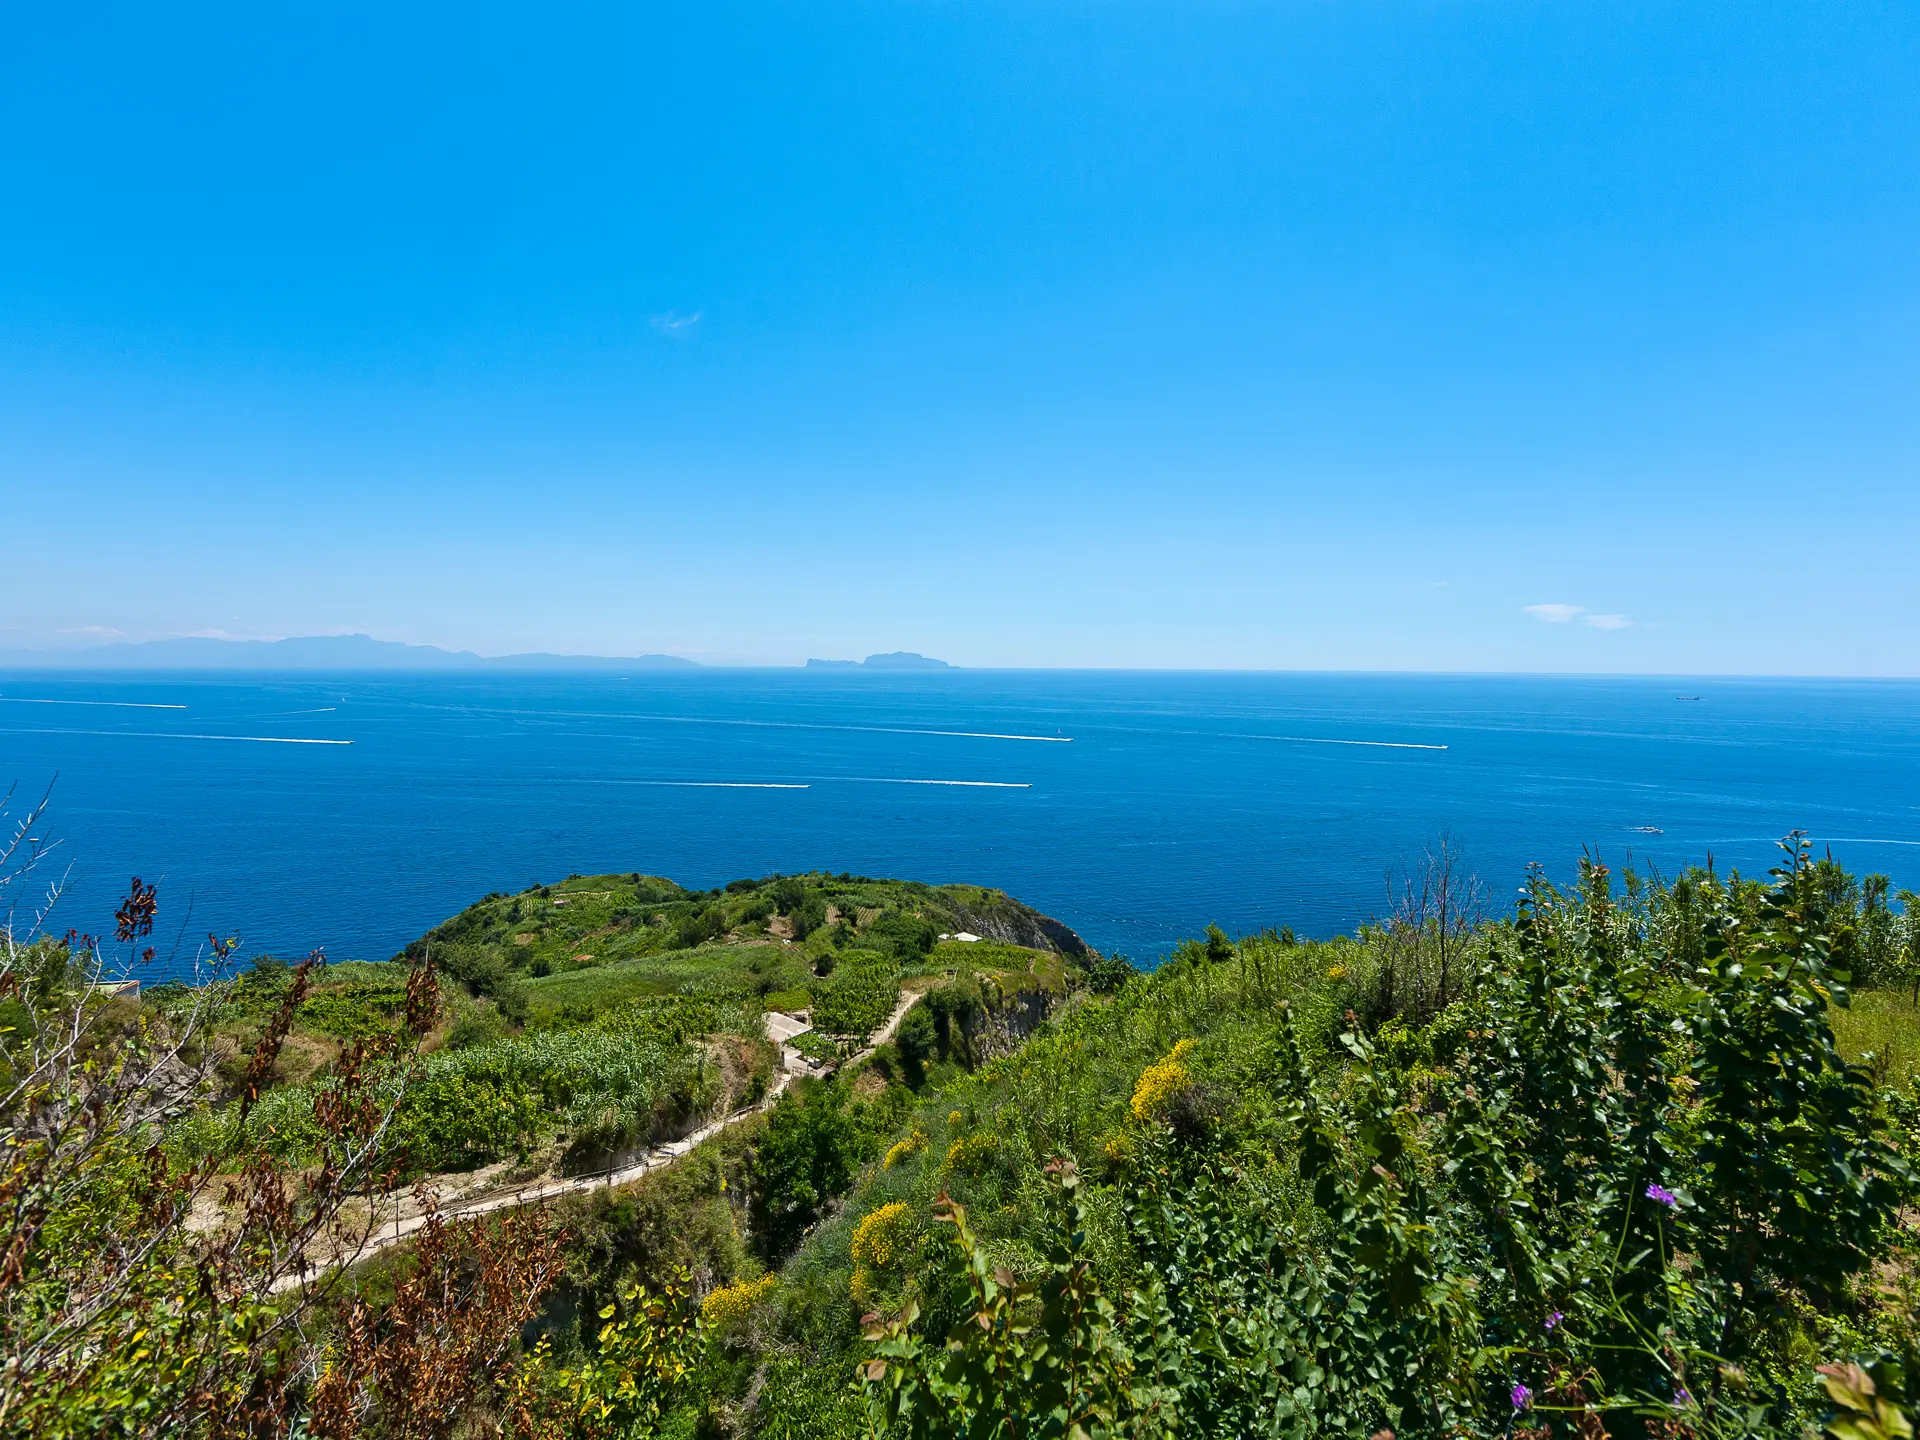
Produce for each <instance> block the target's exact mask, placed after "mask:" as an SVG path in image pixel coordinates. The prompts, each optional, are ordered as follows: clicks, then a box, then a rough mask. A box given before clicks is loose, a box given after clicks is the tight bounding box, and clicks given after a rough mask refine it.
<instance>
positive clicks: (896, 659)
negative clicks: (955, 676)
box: [806, 650, 953, 670]
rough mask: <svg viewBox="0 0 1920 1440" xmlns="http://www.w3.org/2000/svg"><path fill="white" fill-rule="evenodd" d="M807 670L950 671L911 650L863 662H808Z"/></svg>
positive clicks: (949, 666) (945, 664) (895, 652)
mask: <svg viewBox="0 0 1920 1440" xmlns="http://www.w3.org/2000/svg"><path fill="white" fill-rule="evenodd" d="M806 668H807V669H809V670H951V669H953V666H951V665H949V664H948V663H947V662H946V661H944V660H935V659H933V658H932V657H930V656H926V655H916V654H914V652H913V651H911V650H892V651H889V652H888V653H887V654H885V655H869V656H867V658H866V659H864V660H809V661H807V666H806Z"/></svg>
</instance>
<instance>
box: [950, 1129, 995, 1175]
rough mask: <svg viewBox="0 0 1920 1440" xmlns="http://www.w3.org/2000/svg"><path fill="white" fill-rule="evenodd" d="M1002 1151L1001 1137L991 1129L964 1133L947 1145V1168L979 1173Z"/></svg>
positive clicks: (961, 1172)
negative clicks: (971, 1133)
mask: <svg viewBox="0 0 1920 1440" xmlns="http://www.w3.org/2000/svg"><path fill="white" fill-rule="evenodd" d="M999 1151H1000V1137H999V1136H998V1135H995V1134H994V1133H993V1132H992V1131H991V1130H982V1131H980V1132H979V1133H978V1134H974V1135H964V1136H962V1137H961V1138H960V1139H958V1140H956V1141H954V1142H953V1144H952V1145H950V1146H948V1147H947V1168H948V1169H949V1170H956V1171H958V1172H959V1173H960V1174H962V1175H978V1174H979V1173H980V1172H981V1171H982V1170H984V1169H986V1168H987V1166H988V1164H990V1163H991V1162H992V1160H993V1157H994V1156H995V1155H997V1154H998V1153H999Z"/></svg>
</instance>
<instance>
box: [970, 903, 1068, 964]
mask: <svg viewBox="0 0 1920 1440" xmlns="http://www.w3.org/2000/svg"><path fill="white" fill-rule="evenodd" d="M959 923H960V926H961V928H962V929H965V930H967V931H969V932H971V933H972V934H975V935H978V936H979V937H980V938H981V939H983V940H997V941H999V942H1000V943H1001V944H1002V945H1024V946H1026V947H1027V948H1028V949H1029V950H1054V951H1058V952H1059V953H1060V954H1062V955H1072V956H1075V957H1076V958H1078V957H1090V956H1093V955H1094V954H1096V953H1097V952H1096V951H1095V950H1094V948H1093V947H1092V946H1091V945H1089V944H1087V942H1086V941H1084V940H1082V939H1081V938H1080V937H1079V936H1078V935H1076V934H1074V933H1073V931H1072V930H1070V929H1068V928H1067V927H1066V926H1065V925H1062V924H1061V923H1060V922H1059V921H1058V920H1055V919H1054V918H1053V917H1052V916H1051V915H1042V914H1041V913H1040V912H1039V911H1038V910H1035V909H1034V908H1033V907H1032V906H1031V905H1022V904H1021V903H1020V902H1019V901H1018V900H1015V899H1013V898H1011V897H1007V898H1005V899H1003V900H1001V901H1000V903H999V904H997V905H993V906H990V907H988V906H978V905H963V906H961V907H960V909H959Z"/></svg>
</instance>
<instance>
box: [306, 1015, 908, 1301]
mask: <svg viewBox="0 0 1920 1440" xmlns="http://www.w3.org/2000/svg"><path fill="white" fill-rule="evenodd" d="M919 999H920V992H919V991H908V990H906V989H902V990H901V992H900V1003H899V1004H897V1005H895V1006H894V1008H893V1013H892V1014H891V1015H889V1016H888V1017H887V1023H886V1024H884V1025H882V1026H881V1027H880V1028H879V1029H878V1030H876V1031H875V1032H874V1033H873V1035H872V1036H871V1037H869V1039H868V1041H867V1044H866V1046H865V1048H863V1049H861V1050H859V1051H857V1052H855V1053H854V1054H853V1055H851V1056H849V1057H848V1058H847V1059H846V1060H844V1061H842V1062H841V1064H845V1065H853V1064H857V1063H858V1062H860V1061H862V1060H865V1059H867V1058H869V1057H870V1056H871V1055H872V1054H873V1052H874V1051H875V1050H877V1049H879V1048H880V1046H882V1045H884V1044H886V1043H887V1041H889V1040H891V1039H892V1038H893V1036H894V1032H895V1031H897V1030H898V1029H899V1028H900V1022H901V1021H902V1020H904V1019H906V1018H907V1012H908V1011H909V1010H911V1009H912V1008H913V1007H914V1004H915V1002H917V1001H918V1000H919ZM765 1023H766V1029H767V1038H768V1039H769V1040H772V1041H773V1042H774V1043H775V1044H776V1045H778V1046H779V1048H780V1071H779V1074H778V1075H777V1076H775V1078H774V1082H773V1085H772V1088H770V1089H769V1090H768V1091H767V1093H766V1095H765V1096H764V1097H763V1098H761V1099H760V1100H758V1101H756V1102H755V1103H754V1104H752V1105H747V1106H744V1107H742V1108H741V1109H739V1110H735V1111H734V1112H733V1113H732V1114H729V1115H723V1116H721V1117H720V1118H719V1119H718V1120H712V1121H709V1122H708V1123H707V1124H705V1125H702V1126H701V1127H700V1128H699V1129H697V1130H695V1131H693V1133H691V1134H690V1135H687V1136H685V1137H684V1138H683V1139H679V1140H669V1141H668V1142H667V1143H666V1144H664V1145H660V1146H656V1147H655V1148H653V1149H651V1150H649V1151H647V1152H646V1154H644V1155H642V1156H641V1157H640V1158H639V1159H637V1160H633V1161H631V1162H629V1163H628V1164H626V1165H623V1166H620V1167H618V1168H616V1169H612V1170H602V1171H598V1172H596V1173H595V1174H592V1175H574V1176H570V1177H569V1178H567V1179H565V1180H551V1181H548V1182H546V1183H545V1184H542V1185H524V1186H519V1187H516V1188H515V1189H512V1190H500V1191H495V1192H494V1193H492V1194H490V1195H481V1196H478V1197H476V1198H474V1199H472V1200H468V1201H464V1202H462V1203H460V1204H457V1205H453V1206H450V1207H448V1208H447V1209H445V1210H443V1211H440V1212H439V1214H440V1218H441V1219H443V1220H452V1219H456V1218H459V1219H466V1218H470V1217H472V1216H476V1215H489V1214H492V1213H494V1212H495V1211H499V1210H513V1209H518V1208H519V1207H521V1206H523V1205H538V1204H540V1203H541V1202H542V1201H545V1200H554V1199H558V1198H559V1197H561V1196H563V1195H583V1194H585V1193H587V1192H588V1191H591V1190H600V1189H608V1190H611V1189H613V1188H614V1187H615V1186H618V1185H626V1184H629V1183H631V1182H632V1181H635V1180H638V1179H640V1178H641V1177H643V1176H646V1175H650V1174H652V1173H653V1172H654V1171H656V1170H664V1169H666V1168H667V1167H668V1166H669V1165H672V1164H674V1163H675V1162H677V1161H679V1160H680V1159H681V1158H683V1157H684V1156H686V1155H688V1154H689V1153H691V1152H692V1151H693V1150H694V1149H695V1148H696V1147H698V1146H700V1145H703V1144H705V1143H706V1142H707V1141H709V1140H711V1139H712V1138H713V1137H714V1136H716V1135H718V1134H720V1133H721V1132H722V1131H723V1130H726V1129H728V1128H730V1127H732V1126H734V1125H738V1124H739V1123H740V1122H741V1121H743V1120H749V1119H751V1118H752V1117H753V1116H755V1115H760V1114H764V1113H765V1112H766V1111H768V1110H770V1109H772V1108H773V1105H774V1102H776V1101H777V1100H779V1098H780V1095H781V1092H782V1091H784V1090H785V1089H786V1088H787V1086H788V1085H790V1084H792V1083H793V1082H794V1081H795V1080H797V1079H800V1078H802V1077H811V1076H816V1075H825V1074H828V1073H830V1072H831V1071H832V1070H834V1069H837V1068H839V1067H838V1066H828V1067H824V1068H815V1067H814V1066H813V1065H811V1064H809V1063H808V1061H807V1059H806V1057H805V1056H803V1055H802V1054H801V1053H800V1052H799V1051H798V1050H796V1049H794V1048H793V1046H792V1045H790V1044H788V1043H787V1042H788V1041H789V1040H792V1039H794V1038H796V1037H797V1036H799V1035H802V1034H804V1033H806V1028H807V1027H805V1026H804V1025H801V1024H800V1023H799V1022H798V1021H796V1020H795V1019H794V1018H793V1017H792V1016H790V1015H786V1014H783V1013H782V1012H780V1011H778V1010H770V1011H768V1012H767V1016H766V1021H765ZM426 1223H427V1216H426V1215H424V1214H421V1215H409V1216H406V1217H404V1218H401V1219H396V1220H389V1221H388V1222H387V1223H386V1224H384V1225H382V1226H381V1227H380V1228H379V1229H377V1230H375V1231H373V1232H372V1233H371V1234H369V1235H368V1236H367V1238H366V1239H365V1240H364V1241H363V1242H361V1244H360V1245H359V1246H358V1247H356V1248H355V1249H353V1250H351V1251H349V1252H348V1253H347V1254H345V1255H337V1256H335V1257H334V1258H332V1259H331V1260H327V1261H324V1262H321V1263H320V1264H317V1265H314V1266H312V1267H310V1268H309V1269H307V1270H306V1271H305V1272H304V1273H303V1274H297V1275H287V1276H284V1277H282V1278H281V1279H280V1280H278V1281H276V1282H275V1284H274V1286H273V1288H274V1290H275V1291H276V1292H280V1291H286V1290H292V1289H295V1288H297V1287H299V1286H301V1285H307V1284H311V1283H312V1282H313V1281H315V1280H318V1279H319V1278H321V1277H322V1276H324V1275H326V1274H327V1273H328V1272H329V1271H333V1270H337V1269H340V1268H341V1267H343V1266H350V1265H357V1264H359V1263H360V1262H361V1261H362V1260H365V1259H367V1258H368V1257H369V1256H372V1255H377V1254H379V1253H380V1252H381V1251H382V1250H385V1249H387V1248H388V1247H390V1246H393V1245H398V1244H399V1243H400V1242H401V1241H403V1240H405V1239H407V1238H408V1237H409V1236H411V1235H414V1234H416V1233H417V1232H418V1231H420V1230H422V1229H423V1228H425V1226H426Z"/></svg>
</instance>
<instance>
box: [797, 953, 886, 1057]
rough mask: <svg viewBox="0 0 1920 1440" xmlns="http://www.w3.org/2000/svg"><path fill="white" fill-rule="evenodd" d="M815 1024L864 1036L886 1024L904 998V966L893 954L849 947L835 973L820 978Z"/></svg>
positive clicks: (834, 1031)
mask: <svg viewBox="0 0 1920 1440" xmlns="http://www.w3.org/2000/svg"><path fill="white" fill-rule="evenodd" d="M812 990H813V1025H814V1028H815V1029H816V1030H820V1031H824V1032H825V1033H826V1034H829V1035H856V1036H864V1035H866V1034H868V1033H869V1032H871V1031H873V1030H876V1029H878V1028H879V1027H880V1026H881V1025H883V1024H885V1023H886V1019H887V1017H888V1016H889V1015H891V1014H892V1013H893V1007H894V1006H895V1005H896V1004H898V1003H899V1000H900V967H899V965H898V964H896V963H895V962H894V961H893V960H892V959H891V958H890V957H888V956H885V955H879V954H875V953H874V952H872V951H868V950H849V951H847V952H846V953H845V954H843V955H842V956H841V957H840V963H839V964H838V965H837V966H835V967H834V971H833V974H832V975H831V976H828V977H827V978H825V979H821V980H816V981H815V982H814V983H813V986H812Z"/></svg>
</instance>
